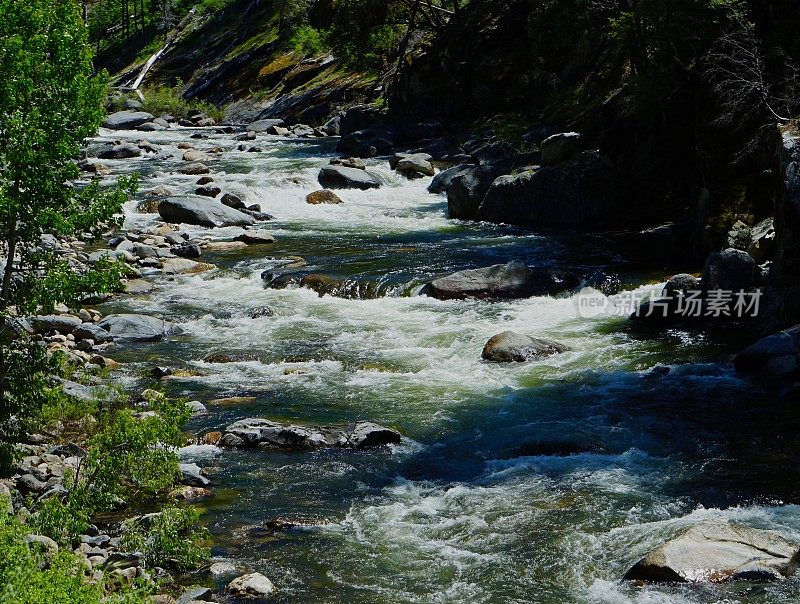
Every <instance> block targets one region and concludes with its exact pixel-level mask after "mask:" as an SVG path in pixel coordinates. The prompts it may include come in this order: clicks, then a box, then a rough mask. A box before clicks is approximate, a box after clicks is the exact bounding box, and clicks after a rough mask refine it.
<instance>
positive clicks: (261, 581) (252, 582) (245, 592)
mask: <svg viewBox="0 0 800 604" xmlns="http://www.w3.org/2000/svg"><path fill="white" fill-rule="evenodd" d="M227 590H228V592H230V593H231V594H232V595H234V596H237V597H240V598H258V599H263V598H266V597H268V596H271V595H272V594H274V593H275V592H276V591H277V588H276V587H275V585H274V583H272V581H270V580H269V579H267V578H266V577H265V576H264V575H262V574H261V573H250V574H249V575H242V576H241V577H239V578H237V579H234V580H233V581H231V582H230V583H229V584H228V587H227Z"/></svg>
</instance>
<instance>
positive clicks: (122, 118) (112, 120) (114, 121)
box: [103, 111, 155, 130]
mask: <svg viewBox="0 0 800 604" xmlns="http://www.w3.org/2000/svg"><path fill="white" fill-rule="evenodd" d="M154 119H155V116H153V114H151V113H147V112H145V111H117V112H116V113H112V114H111V115H109V116H108V117H107V118H106V119H105V120H103V128H109V129H110V130H133V129H135V128H138V127H139V126H141V125H142V124H146V123H147V122H152V121H153V120H154Z"/></svg>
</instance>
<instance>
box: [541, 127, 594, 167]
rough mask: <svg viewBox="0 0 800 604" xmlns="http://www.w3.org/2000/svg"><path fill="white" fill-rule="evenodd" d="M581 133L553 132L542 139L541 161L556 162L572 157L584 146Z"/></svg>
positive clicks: (546, 162)
mask: <svg viewBox="0 0 800 604" xmlns="http://www.w3.org/2000/svg"><path fill="white" fill-rule="evenodd" d="M585 145H586V143H585V141H584V138H583V135H582V134H579V133H577V132H562V133H560V134H554V135H553V136H549V137H547V138H546V139H544V140H543V141H542V144H541V149H542V163H543V164H548V165H549V164H557V163H559V162H562V161H565V160H567V159H572V158H573V157H575V156H576V155H578V153H580V152H581V151H583V149H584V148H585Z"/></svg>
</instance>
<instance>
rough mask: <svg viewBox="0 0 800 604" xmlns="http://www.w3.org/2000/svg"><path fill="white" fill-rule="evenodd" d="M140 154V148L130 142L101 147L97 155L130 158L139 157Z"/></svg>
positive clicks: (103, 157)
mask: <svg viewBox="0 0 800 604" xmlns="http://www.w3.org/2000/svg"><path fill="white" fill-rule="evenodd" d="M141 154H142V151H141V149H139V147H137V146H136V145H133V144H131V143H122V144H120V145H109V146H107V147H105V148H103V149H102V150H101V151H100V152H99V153H98V154H97V157H98V158H100V159H130V158H132V157H139V156H140V155H141Z"/></svg>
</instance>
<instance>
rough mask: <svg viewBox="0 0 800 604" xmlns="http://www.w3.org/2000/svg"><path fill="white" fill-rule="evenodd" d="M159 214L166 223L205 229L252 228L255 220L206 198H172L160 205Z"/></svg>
mask: <svg viewBox="0 0 800 604" xmlns="http://www.w3.org/2000/svg"><path fill="white" fill-rule="evenodd" d="M158 213H159V214H160V215H161V218H163V219H164V220H165V221H166V222H170V223H183V224H195V225H198V226H205V227H225V226H250V225H253V224H255V222H256V221H255V219H254V218H253V217H252V216H250V215H249V214H245V213H244V212H240V211H239V210H236V209H234V208H230V207H228V206H226V205H223V204H221V203H219V202H217V201H214V200H212V199H208V198H206V197H171V198H169V199H165V200H164V201H162V202H161V203H160V204H158Z"/></svg>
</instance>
